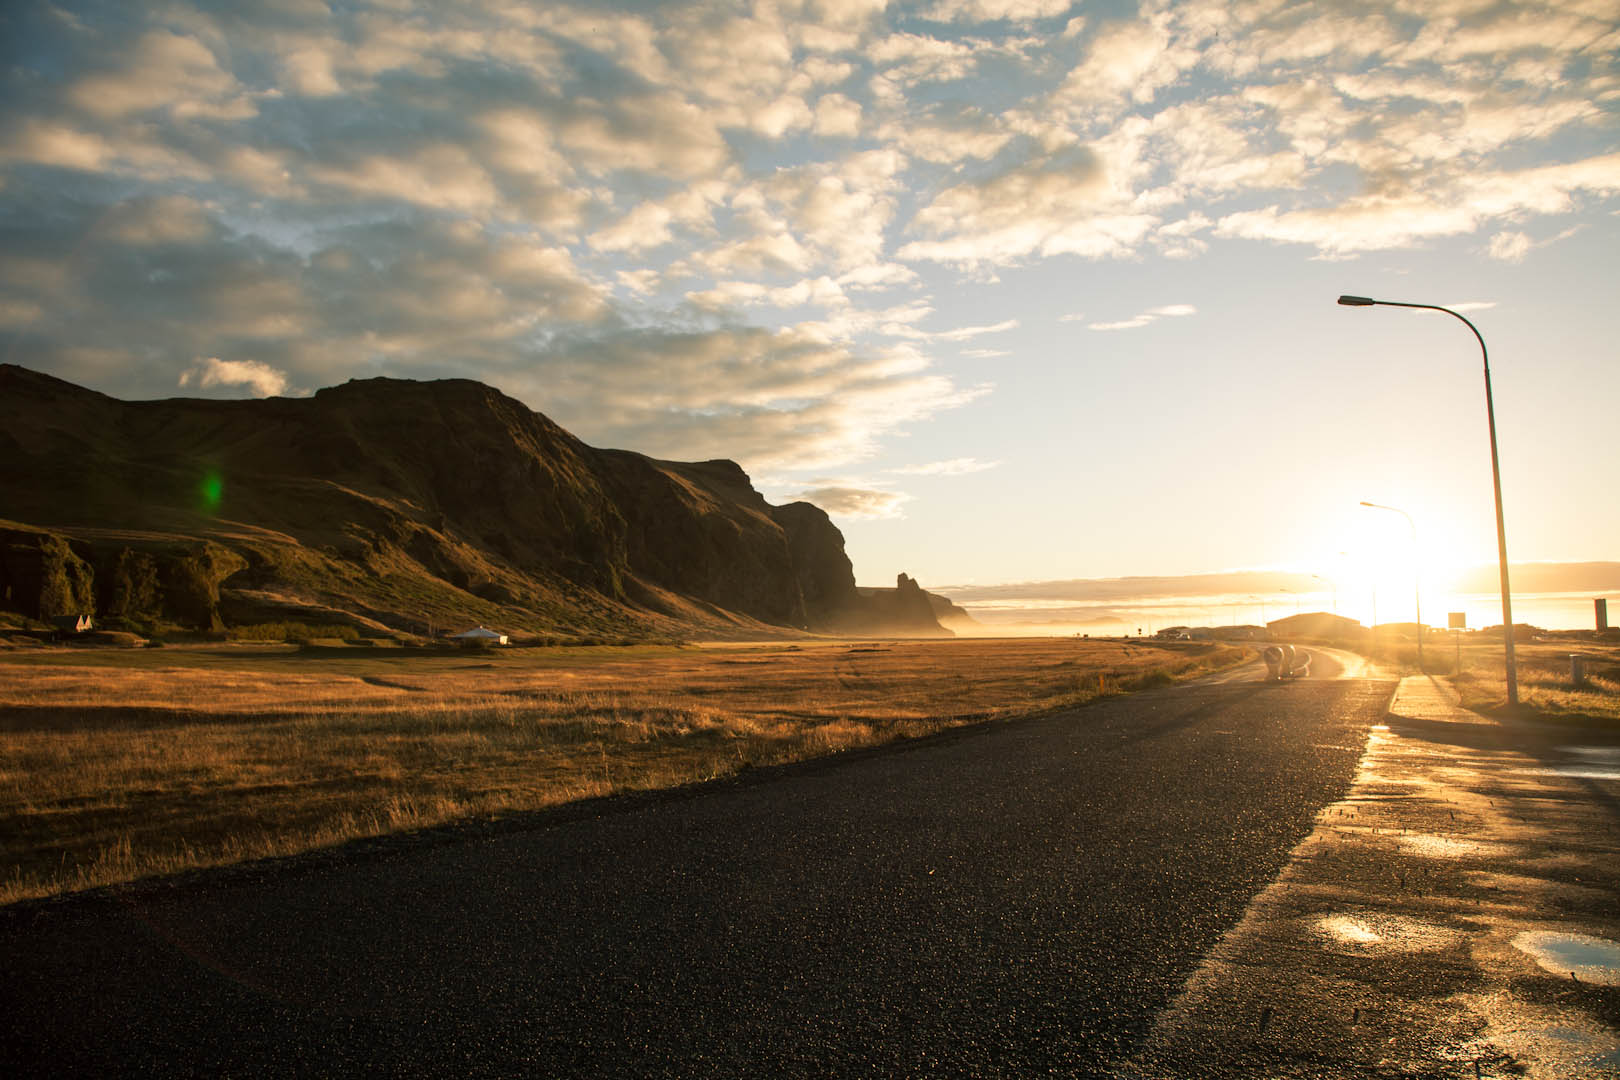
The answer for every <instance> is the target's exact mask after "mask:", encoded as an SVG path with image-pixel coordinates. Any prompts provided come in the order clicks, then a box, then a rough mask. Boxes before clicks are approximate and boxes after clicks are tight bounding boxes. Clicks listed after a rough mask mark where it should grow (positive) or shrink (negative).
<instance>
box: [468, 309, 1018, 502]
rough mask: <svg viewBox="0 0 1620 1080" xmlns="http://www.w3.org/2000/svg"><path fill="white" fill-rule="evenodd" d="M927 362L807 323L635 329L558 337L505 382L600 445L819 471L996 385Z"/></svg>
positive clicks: (910, 352) (753, 467) (900, 348)
mask: <svg viewBox="0 0 1620 1080" xmlns="http://www.w3.org/2000/svg"><path fill="white" fill-rule="evenodd" d="M928 367H929V362H928V360H927V358H926V357H924V356H923V355H922V354H921V353H918V352H917V351H916V350H914V349H912V348H910V347H908V346H904V345H896V346H889V347H887V348H881V349H866V348H857V347H854V346H851V345H849V344H845V343H839V342H830V341H827V340H825V339H824V338H822V337H819V336H817V335H816V334H814V333H810V332H807V331H806V330H803V329H801V328H798V327H790V328H787V329H784V330H780V331H775V332H770V331H765V330H760V329H753V328H743V327H736V328H727V329H721V330H714V331H700V332H673V331H664V330H646V331H642V330H637V331H624V332H619V333H614V334H607V335H591V336H581V337H579V338H577V339H574V340H568V341H564V342H559V343H557V344H556V345H554V346H553V347H551V348H550V349H548V350H546V351H545V352H543V353H539V354H536V355H534V356H531V357H529V358H527V359H526V360H525V361H524V363H523V365H522V366H521V367H514V368H512V369H511V370H510V371H508V372H507V373H506V374H505V375H503V377H502V380H501V382H500V385H502V386H503V387H504V388H506V389H507V390H508V392H512V393H516V394H518V396H520V397H523V398H525V399H526V400H530V401H531V402H532V403H533V404H535V405H536V407H537V408H541V409H542V410H543V411H544V412H546V413H547V414H548V415H550V416H552V417H553V418H554V419H556V420H558V421H559V422H560V423H562V424H563V425H564V426H566V427H568V428H569V430H571V431H574V432H575V433H577V434H579V435H580V436H581V437H582V438H585V439H586V440H587V441H589V442H591V443H593V444H595V445H598V446H601V445H607V446H632V447H635V448H636V449H638V450H642V451H643V452H646V453H651V454H654V455H656V456H660V457H674V458H682V459H686V460H703V459H706V458H713V457H730V458H734V459H736V460H738V461H741V462H743V464H744V465H745V467H747V468H749V469H750V471H760V470H768V469H785V468H795V469H809V468H825V467H828V466H835V465H840V464H844V463H848V462H853V461H858V460H861V459H863V458H865V457H868V456H870V455H871V454H872V453H873V452H875V450H876V448H877V446H878V440H879V439H880V438H882V437H883V436H885V435H887V434H890V433H893V432H895V431H897V430H901V429H903V428H905V427H906V426H908V425H910V424H913V423H915V422H918V421H920V420H923V419H925V418H927V417H929V416H932V415H934V414H935V413H938V412H940V411H942V410H945V409H950V408H955V407H957V406H959V405H963V404H965V403H967V402H969V401H971V400H973V399H974V398H976V397H979V396H980V395H982V394H984V393H986V392H988V387H971V388H962V387H958V386H956V385H955V384H954V383H953V382H952V381H951V380H950V379H948V378H946V377H945V376H942V375H938V374H934V373H931V372H930V371H929V370H928Z"/></svg>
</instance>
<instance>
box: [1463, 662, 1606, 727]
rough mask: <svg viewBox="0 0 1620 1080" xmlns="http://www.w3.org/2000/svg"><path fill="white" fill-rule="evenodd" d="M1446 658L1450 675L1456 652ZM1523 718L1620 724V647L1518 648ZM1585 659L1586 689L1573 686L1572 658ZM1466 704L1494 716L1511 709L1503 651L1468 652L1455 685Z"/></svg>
mask: <svg viewBox="0 0 1620 1080" xmlns="http://www.w3.org/2000/svg"><path fill="white" fill-rule="evenodd" d="M1434 651H1435V652H1437V653H1443V660H1442V662H1443V665H1444V668H1445V670H1446V671H1450V670H1451V669H1452V668H1453V667H1455V654H1454V651H1453V650H1452V649H1443V650H1434ZM1513 651H1514V656H1515V659H1516V661H1517V664H1518V676H1519V701H1520V703H1521V706H1522V707H1521V709H1520V712H1521V714H1523V715H1526V716H1530V717H1534V718H1537V719H1541V720H1546V721H1549V722H1553V723H1569V724H1598V725H1617V724H1620V645H1612V644H1608V643H1606V642H1605V643H1597V642H1591V641H1558V642H1536V643H1519V644H1516V645H1515V646H1514V649H1513ZM1571 653H1579V654H1580V655H1581V656H1583V657H1586V674H1587V678H1586V685H1585V686H1581V687H1576V686H1572V685H1571V684H1570V679H1569V657H1570V654H1571ZM1452 684H1453V685H1454V686H1456V688H1457V691H1458V693H1459V694H1460V695H1461V696H1462V702H1463V704H1464V705H1465V706H1467V707H1468V708H1470V709H1478V710H1482V711H1485V712H1494V711H1498V710H1501V709H1503V708H1505V706H1506V704H1507V672H1506V668H1505V666H1504V664H1503V662H1502V646H1501V644H1500V642H1498V643H1497V644H1495V645H1477V646H1473V647H1469V646H1464V648H1463V650H1462V670H1461V672H1459V673H1457V674H1456V675H1455V677H1454V678H1453V679H1452Z"/></svg>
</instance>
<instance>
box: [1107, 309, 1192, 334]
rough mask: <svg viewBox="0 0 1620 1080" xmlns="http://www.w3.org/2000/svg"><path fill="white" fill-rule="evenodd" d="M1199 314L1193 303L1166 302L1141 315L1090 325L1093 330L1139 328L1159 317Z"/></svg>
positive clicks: (1170, 317)
mask: <svg viewBox="0 0 1620 1080" xmlns="http://www.w3.org/2000/svg"><path fill="white" fill-rule="evenodd" d="M1196 314H1198V309H1197V308H1195V307H1193V306H1192V305H1191V304H1165V305H1164V306H1162V307H1156V308H1149V309H1148V310H1147V311H1144V312H1142V313H1141V314H1140V315H1133V316H1131V317H1130V318H1129V319H1120V320H1118V321H1116V322H1094V323H1090V324H1089V325H1088V329H1091V330H1137V329H1140V328H1142V327H1144V326H1148V325H1150V324H1152V323H1154V322H1156V321H1157V320H1159V319H1166V318H1168V319H1177V318H1185V317H1186V316H1188V315H1196Z"/></svg>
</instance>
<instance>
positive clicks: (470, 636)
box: [450, 626, 507, 649]
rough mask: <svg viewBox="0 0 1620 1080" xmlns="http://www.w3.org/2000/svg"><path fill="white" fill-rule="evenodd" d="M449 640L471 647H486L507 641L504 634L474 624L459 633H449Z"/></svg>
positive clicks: (503, 643)
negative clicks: (469, 628)
mask: <svg viewBox="0 0 1620 1080" xmlns="http://www.w3.org/2000/svg"><path fill="white" fill-rule="evenodd" d="M450 640H451V641H454V642H455V643H456V644H457V645H464V646H467V647H468V648H473V649H479V648H486V647H488V646H490V645H505V644H506V643H507V638H506V635H505V634H501V633H497V632H496V631H494V630H488V629H485V628H484V627H482V626H475V627H473V628H472V629H471V630H463V631H462V632H461V633H459V634H451V635H450Z"/></svg>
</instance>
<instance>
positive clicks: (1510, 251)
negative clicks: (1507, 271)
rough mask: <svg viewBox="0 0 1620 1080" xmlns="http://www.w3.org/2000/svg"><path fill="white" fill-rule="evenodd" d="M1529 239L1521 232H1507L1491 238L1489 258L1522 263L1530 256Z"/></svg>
mask: <svg viewBox="0 0 1620 1080" xmlns="http://www.w3.org/2000/svg"><path fill="white" fill-rule="evenodd" d="M1530 246H1531V245H1530V237H1529V236H1527V235H1526V234H1524V233H1522V232H1517V231H1514V230H1511V229H1510V230H1508V231H1507V232H1499V233H1497V234H1496V235H1495V236H1493V237H1491V243H1490V248H1489V251H1490V256H1491V258H1493V259H1500V260H1502V261H1503V262H1522V261H1524V257H1525V256H1526V255H1528V254H1530Z"/></svg>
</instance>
